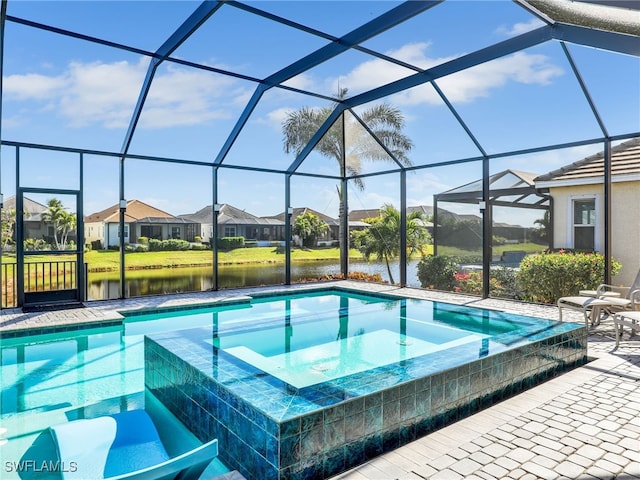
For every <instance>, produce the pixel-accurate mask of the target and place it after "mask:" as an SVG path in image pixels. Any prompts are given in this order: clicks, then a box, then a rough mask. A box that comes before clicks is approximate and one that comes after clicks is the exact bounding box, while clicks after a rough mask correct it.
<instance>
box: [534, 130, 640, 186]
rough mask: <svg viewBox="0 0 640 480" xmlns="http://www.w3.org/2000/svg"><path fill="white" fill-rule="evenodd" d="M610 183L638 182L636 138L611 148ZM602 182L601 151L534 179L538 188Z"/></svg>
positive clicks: (638, 144) (639, 154)
mask: <svg viewBox="0 0 640 480" xmlns="http://www.w3.org/2000/svg"><path fill="white" fill-rule="evenodd" d="M611 177H612V178H611V180H612V181H613V182H623V181H640V138H633V139H631V140H628V141H626V142H623V143H621V144H620V145H617V146H615V147H613V148H612V149H611ZM603 181H604V152H598V153H596V154H594V155H591V156H588V157H586V158H583V159H582V160H578V161H577V162H574V163H571V164H569V165H566V166H564V167H561V168H559V169H557V170H553V171H551V172H549V173H547V174H544V175H540V176H538V177H536V179H535V183H536V187H538V188H548V187H560V186H571V185H589V184H594V183H602V182H603Z"/></svg>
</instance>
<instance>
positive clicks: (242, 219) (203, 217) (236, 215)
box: [179, 203, 284, 225]
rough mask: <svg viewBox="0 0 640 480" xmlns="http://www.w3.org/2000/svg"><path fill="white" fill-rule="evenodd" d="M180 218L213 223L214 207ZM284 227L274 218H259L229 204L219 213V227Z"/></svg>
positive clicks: (222, 206) (207, 207)
mask: <svg viewBox="0 0 640 480" xmlns="http://www.w3.org/2000/svg"><path fill="white" fill-rule="evenodd" d="M179 218H185V219H188V220H189V221H191V222H197V223H211V222H212V221H213V205H207V206H206V207H204V208H201V209H200V210H198V211H197V212H196V213H187V214H184V215H179ZM225 224H227V225H230V224H232V225H284V222H283V221H281V220H278V219H275V218H273V217H257V216H255V215H253V214H251V213H249V212H246V211H244V210H240V209H239V208H236V207H233V206H231V205H229V204H227V203H223V204H222V205H221V206H220V211H219V213H218V225H225Z"/></svg>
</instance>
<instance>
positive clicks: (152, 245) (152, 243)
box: [149, 238, 162, 252]
mask: <svg viewBox="0 0 640 480" xmlns="http://www.w3.org/2000/svg"><path fill="white" fill-rule="evenodd" d="M160 250H162V240H158V239H157V238H150V239H149V251H150V252H159V251H160Z"/></svg>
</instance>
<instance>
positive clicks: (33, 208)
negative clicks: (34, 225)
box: [2, 195, 49, 222]
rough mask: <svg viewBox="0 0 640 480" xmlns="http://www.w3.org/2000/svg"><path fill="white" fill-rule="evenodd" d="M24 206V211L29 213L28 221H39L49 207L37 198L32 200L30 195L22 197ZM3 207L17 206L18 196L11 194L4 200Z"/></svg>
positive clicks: (9, 208)
mask: <svg viewBox="0 0 640 480" xmlns="http://www.w3.org/2000/svg"><path fill="white" fill-rule="evenodd" d="M22 207H23V211H24V212H27V213H28V217H27V218H25V220H26V221H32V222H39V221H40V220H42V214H43V213H44V212H46V211H47V210H48V209H49V208H48V207H47V206H46V205H43V204H41V203H39V202H36V201H35V200H31V199H30V198H28V197H23V198H22ZM2 208H3V209H4V210H11V209H15V208H16V196H15V195H11V196H10V197H8V198H7V199H6V200H5V201H4V202H3V206H2Z"/></svg>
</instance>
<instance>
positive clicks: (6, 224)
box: [2, 208, 31, 248]
mask: <svg viewBox="0 0 640 480" xmlns="http://www.w3.org/2000/svg"><path fill="white" fill-rule="evenodd" d="M23 215H24V217H25V218H29V217H30V216H31V214H30V213H29V212H26V211H25V212H24V213H23ZM15 226H16V209H15V208H9V209H7V210H2V248H5V247H6V246H7V245H10V244H11V243H13V241H14V238H13V236H14V234H15Z"/></svg>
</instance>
